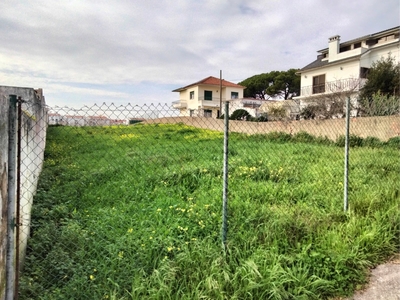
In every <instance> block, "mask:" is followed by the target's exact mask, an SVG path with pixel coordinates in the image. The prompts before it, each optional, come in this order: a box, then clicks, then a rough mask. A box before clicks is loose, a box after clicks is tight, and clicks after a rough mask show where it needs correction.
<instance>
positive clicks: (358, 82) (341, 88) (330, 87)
mask: <svg viewBox="0 0 400 300" xmlns="http://www.w3.org/2000/svg"><path fill="white" fill-rule="evenodd" d="M365 81H366V79H363V78H347V79H341V80H335V81H328V82H325V84H318V85H309V86H305V87H302V88H301V91H300V96H301V97H310V96H317V95H321V94H333V93H342V92H346V93H348V92H358V91H359V90H360V89H361V88H362V87H363V86H364V84H365Z"/></svg>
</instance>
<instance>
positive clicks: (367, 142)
mask: <svg viewBox="0 0 400 300" xmlns="http://www.w3.org/2000/svg"><path fill="white" fill-rule="evenodd" d="M382 145H383V143H382V142H381V140H380V139H378V138H376V137H373V136H368V137H366V138H365V139H364V141H363V146H365V147H371V148H376V147H380V146H382Z"/></svg>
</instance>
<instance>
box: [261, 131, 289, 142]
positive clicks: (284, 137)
mask: <svg viewBox="0 0 400 300" xmlns="http://www.w3.org/2000/svg"><path fill="white" fill-rule="evenodd" d="M265 139H266V140H271V141H277V142H282V143H284V142H288V141H290V140H291V139H292V136H291V135H290V134H289V133H286V132H278V131H272V132H269V133H267V134H266V135H265Z"/></svg>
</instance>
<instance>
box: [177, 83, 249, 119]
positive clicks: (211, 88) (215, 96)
mask: <svg viewBox="0 0 400 300" xmlns="http://www.w3.org/2000/svg"><path fill="white" fill-rule="evenodd" d="M244 89H245V87H244V86H241V85H238V84H235V83H233V82H229V81H226V80H222V89H221V82H220V79H219V78H216V77H213V76H209V77H207V78H204V79H203V80H200V81H198V82H195V83H192V84H189V85H187V86H184V87H181V88H178V89H175V90H173V92H178V93H179V100H177V101H174V102H173V103H172V105H173V107H174V108H176V109H179V116H182V117H184V116H190V117H210V118H217V117H219V116H220V115H221V114H222V113H223V112H222V113H221V111H222V110H223V103H221V97H222V101H223V102H224V101H226V100H230V99H243V90H244Z"/></svg>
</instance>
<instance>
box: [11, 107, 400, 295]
mask: <svg viewBox="0 0 400 300" xmlns="http://www.w3.org/2000/svg"><path fill="white" fill-rule="evenodd" d="M236 105H237V104H235V103H234V102H232V103H231V104H230V107H229V116H230V117H231V118H233V120H229V146H228V148H227V149H226V151H225V152H226V154H227V155H226V157H227V168H226V169H227V172H228V173H227V179H228V181H229V189H228V190H227V191H223V187H224V185H223V179H224V173H223V167H224V128H226V127H225V126H224V120H223V118H216V115H213V113H214V111H212V110H207V111H206V112H204V111H203V112H198V114H197V115H196V116H192V117H189V116H180V115H179V111H177V110H176V109H174V108H173V107H171V106H170V105H166V104H165V105H162V104H158V105H143V106H137V105H135V106H134V105H129V104H128V105H125V106H118V105H114V104H110V105H107V104H101V105H94V106H92V107H87V106H85V107H83V108H81V109H74V108H69V107H47V108H46V109H45V110H44V112H43V113H38V112H37V110H36V107H35V104H34V103H29V102H24V103H23V104H22V117H23V118H24V122H23V126H22V131H21V153H20V158H21V164H20V171H19V173H20V176H21V185H20V189H21V197H20V198H21V199H20V207H19V211H20V220H19V221H18V222H17V223H18V224H17V226H18V227H19V232H20V236H19V246H20V248H19V249H20V250H17V251H19V256H20V257H19V261H20V271H21V272H18V271H17V273H18V274H20V277H19V278H17V281H18V282H16V285H17V287H18V291H17V293H16V294H17V296H19V298H20V299H298V298H301V297H306V298H308V299H321V298H327V297H333V296H341V295H346V294H347V293H348V292H349V291H351V290H354V288H355V287H356V285H357V284H361V283H364V282H365V280H366V270H367V268H368V267H371V266H373V265H375V264H377V263H378V262H380V261H382V260H383V259H385V258H387V257H388V256H390V255H391V254H393V253H394V252H395V251H396V249H397V250H398V249H399V246H400V243H399V239H398V237H399V225H398V224H399V221H400V219H399V218H400V217H399V214H398V211H397V210H398V205H396V203H398V201H399V199H400V187H399V185H398V182H400V175H399V170H400V155H399V149H400V138H399V135H400V117H399V115H391V116H380V117H379V116H375V117H357V118H351V119H350V136H349V145H350V147H351V149H350V156H349V197H348V198H349V211H348V212H345V211H344V210H343V201H344V199H343V188H344V182H343V175H344V169H343V168H344V145H345V136H344V135H345V132H346V130H345V119H344V118H330V119H318V118H315V119H310V120H304V119H303V117H300V115H299V114H298V111H292V112H290V113H289V114H287V113H282V112H279V109H278V110H277V109H275V113H272V112H271V111H270V110H267V112H266V113H264V114H262V113H260V112H259V111H258V112H257V111H256V110H255V108H254V107H253V108H254V114H253V111H251V110H246V109H244V108H247V107H243V104H241V106H236ZM243 110H244V111H246V112H247V113H246V112H243ZM210 111H211V112H210ZM221 111H222V112H223V113H224V111H223V110H221ZM225 111H226V109H225ZM249 111H250V112H249ZM272 111H274V109H272ZM181 114H182V113H181ZM251 114H253V116H251ZM202 115H203V116H202ZM204 115H206V116H210V115H211V117H204ZM222 117H223V116H222ZM296 119H297V120H296ZM40 172H41V174H40V176H39V173H40ZM36 187H37V188H36ZM33 189H36V192H35V191H34V190H33ZM223 192H224V193H225V192H226V197H227V207H223V197H222V196H223V194H224V193H223ZM33 195H34V197H33ZM17 210H18V207H17ZM224 214H226V215H225V216H224ZM224 217H226V222H227V224H226V227H225V230H226V232H221V230H222V231H223V230H224V226H223V224H222V223H223V220H224ZM221 228H222V229H221ZM221 235H222V238H223V239H224V236H225V239H226V241H225V242H224V241H223V243H224V246H225V247H224V249H222V248H221Z"/></svg>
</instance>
